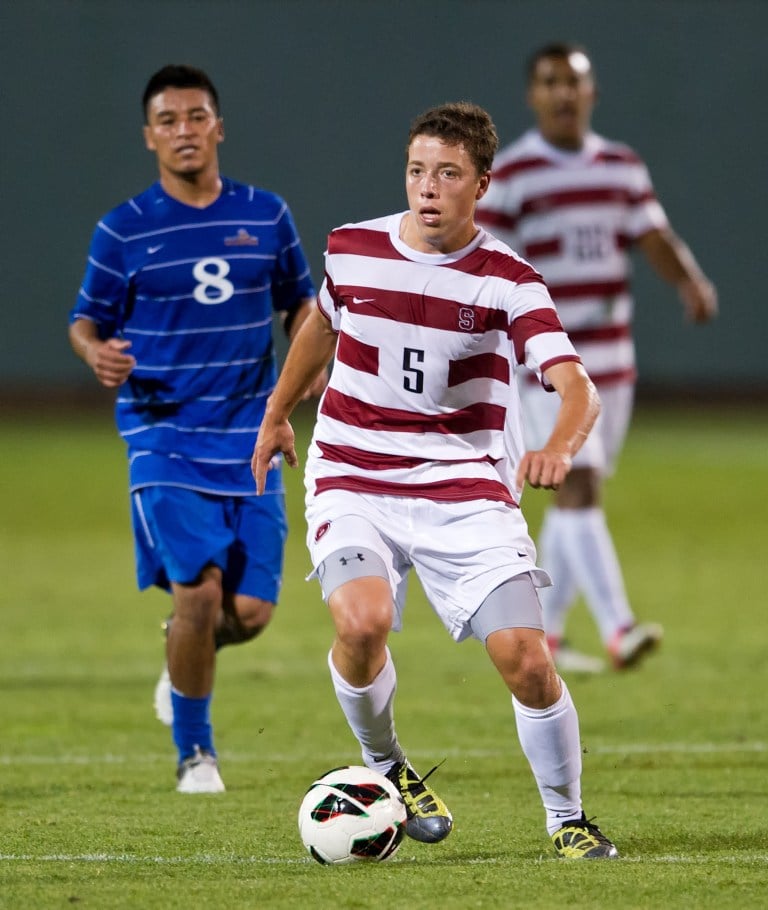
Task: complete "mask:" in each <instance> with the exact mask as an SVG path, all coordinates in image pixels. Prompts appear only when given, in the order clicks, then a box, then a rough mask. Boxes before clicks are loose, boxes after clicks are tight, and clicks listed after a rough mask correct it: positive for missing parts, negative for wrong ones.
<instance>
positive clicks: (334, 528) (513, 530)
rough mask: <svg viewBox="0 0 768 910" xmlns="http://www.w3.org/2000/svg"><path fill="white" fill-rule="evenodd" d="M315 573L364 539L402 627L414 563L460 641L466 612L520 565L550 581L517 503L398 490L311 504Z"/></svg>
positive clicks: (332, 493)
mask: <svg viewBox="0 0 768 910" xmlns="http://www.w3.org/2000/svg"><path fill="white" fill-rule="evenodd" d="M306 517H307V526H308V531H307V546H308V547H309V552H310V556H311V559H312V565H313V566H314V567H315V570H314V572H313V573H312V574H311V575H310V576H309V577H310V578H312V577H316V576H317V568H318V566H319V565H320V564H321V563H322V562H323V560H324V559H325V558H326V557H328V556H330V555H331V554H332V553H333V552H334V551H336V550H339V549H342V548H347V547H351V548H354V547H363V548H366V549H369V550H373V551H374V552H375V553H377V554H378V555H379V556H380V557H381V558H382V560H383V561H384V564H385V565H386V567H387V571H388V574H389V583H390V585H391V588H392V597H393V600H394V604H395V616H394V619H393V623H392V628H393V629H394V630H396V631H397V630H399V629H401V628H402V623H403V609H404V607H405V595H406V585H407V578H408V570H409V569H410V567H411V566H413V567H414V569H415V570H416V574H417V575H418V577H419V581H420V582H421V584H422V587H423V588H424V593H425V594H426V596H427V599H428V600H429V602H430V604H431V605H432V608H433V610H434V611H435V613H436V614H437V615H438V617H439V618H440V620H441V622H442V623H443V625H444V626H445V628H446V629H447V630H448V632H449V633H450V635H451V636H452V637H453V638H454V639H455V640H456V641H462V640H463V639H465V638H467V637H468V636H469V635H471V634H472V631H471V629H470V627H469V620H470V618H471V617H472V615H473V613H474V612H475V611H476V610H477V608H478V607H479V606H480V605H481V604H482V603H483V601H484V600H485V599H486V597H488V595H489V594H490V593H491V591H493V590H495V589H496V588H497V587H498V586H499V585H500V584H503V583H504V582H505V581H508V580H509V579H510V578H514V577H515V576H517V575H521V574H523V573H530V575H531V578H532V579H533V582H534V584H535V585H536V587H546V586H547V585H549V584H551V582H550V579H549V576H548V575H547V573H546V572H544V571H543V570H542V569H539V568H537V566H536V549H535V546H534V544H533V541H532V540H531V537H530V535H529V533H528V526H527V524H526V522H525V519H524V517H523V515H522V513H521V511H520V509H515V508H511V507H510V506H507V505H504V504H503V503H499V502H492V501H490V500H477V501H474V502H458V503H441V502H432V501H431V500H427V499H414V498H410V497H401V496H379V495H367V494H361V493H351V492H348V491H345V490H329V491H327V492H324V493H321V494H320V495H319V496H316V497H314V499H312V500H311V501H310V503H309V506H308V508H307V515H306Z"/></svg>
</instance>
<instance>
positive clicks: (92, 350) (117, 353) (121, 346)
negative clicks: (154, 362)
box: [86, 338, 136, 389]
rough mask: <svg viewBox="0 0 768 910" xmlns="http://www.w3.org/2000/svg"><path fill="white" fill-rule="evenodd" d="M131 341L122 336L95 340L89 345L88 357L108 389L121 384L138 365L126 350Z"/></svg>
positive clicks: (92, 367) (90, 364)
mask: <svg viewBox="0 0 768 910" xmlns="http://www.w3.org/2000/svg"><path fill="white" fill-rule="evenodd" d="M130 346H131V342H130V341H125V339H122V338H108V339H107V340H106V341H99V340H94V341H91V342H90V344H89V345H88V348H87V352H86V359H87V361H88V365H89V366H90V367H91V369H92V370H93V372H94V373H95V374H96V378H97V379H98V380H99V382H100V383H101V384H102V385H103V386H106V387H107V388H108V389H115V388H117V387H118V386H121V385H122V384H123V383H124V382H125V380H126V379H127V378H128V377H129V376H130V375H131V373H132V372H133V369H134V367H135V366H136V358H135V357H133V356H132V355H131V354H126V353H125V351H126V350H127V349H128V348H129V347H130Z"/></svg>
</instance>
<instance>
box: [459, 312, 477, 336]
mask: <svg viewBox="0 0 768 910" xmlns="http://www.w3.org/2000/svg"><path fill="white" fill-rule="evenodd" d="M459 328H460V329H462V331H464V332H472V331H474V328H475V311H474V310H473V309H472V307H468V306H462V307H459Z"/></svg>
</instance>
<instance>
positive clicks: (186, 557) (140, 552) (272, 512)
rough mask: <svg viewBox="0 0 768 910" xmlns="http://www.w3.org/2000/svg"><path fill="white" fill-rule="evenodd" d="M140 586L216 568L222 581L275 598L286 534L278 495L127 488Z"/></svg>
mask: <svg viewBox="0 0 768 910" xmlns="http://www.w3.org/2000/svg"><path fill="white" fill-rule="evenodd" d="M131 511H132V518H133V535H134V543H135V547H136V576H137V581H138V585H139V588H140V589H142V590H143V589H144V588H148V587H149V586H150V585H157V586H158V587H160V588H163V589H165V590H170V583H171V582H177V583H179V584H190V583H192V582H194V581H195V579H196V578H197V577H198V576H199V575H200V572H201V571H202V570H203V569H204V568H205V567H206V566H207V565H211V564H213V565H216V566H218V567H219V568H220V569H221V570H222V573H223V587H224V590H225V591H228V592H230V593H233V594H247V595H249V596H251V597H258V598H260V599H262V600H267V601H269V602H271V603H277V598H278V595H279V592H280V582H281V579H282V572H283V550H284V546H285V538H286V535H287V532H288V524H287V520H286V515H285V498H284V496H283V494H282V493H274V494H268V495H265V496H216V495H212V494H207V493H200V492H198V491H196V490H188V489H186V488H184V487H171V486H151V487H142V488H140V489H138V490H135V491H134V492H133V493H132V494H131Z"/></svg>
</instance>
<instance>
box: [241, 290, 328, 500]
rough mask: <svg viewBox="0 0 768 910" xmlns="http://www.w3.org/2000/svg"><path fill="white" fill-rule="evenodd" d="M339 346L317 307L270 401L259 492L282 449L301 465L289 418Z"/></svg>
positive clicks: (254, 467) (257, 472)
mask: <svg viewBox="0 0 768 910" xmlns="http://www.w3.org/2000/svg"><path fill="white" fill-rule="evenodd" d="M335 350H336V333H335V332H334V331H333V329H332V328H331V325H330V323H329V322H328V320H327V319H326V318H325V316H323V315H322V313H321V312H320V311H319V310H318V309H316V308H314V309H313V310H311V311H310V313H309V314H308V315H307V317H306V319H305V320H304V322H303V323H302V325H301V327H300V328H299V329H298V331H297V332H296V336H295V338H294V339H293V341H292V342H291V346H290V348H289V349H288V355H287V356H286V358H285V363H284V365H283V369H282V371H281V373H280V378H279V379H278V381H277V385H276V386H275V389H274V391H273V392H272V394H271V395H270V396H269V400H268V401H267V407H266V410H265V413H264V419H263V420H262V422H261V427H260V429H259V435H258V438H257V439H256V445H255V446H254V449H253V458H252V459H251V471H252V472H253V478H254V480H255V481H256V492H257V493H259V494H261V493H263V492H264V485H265V483H266V477H267V471H268V470H269V467H270V463H271V461H272V458H273V457H274V456H275V455H277V454H278V453H282V454H283V456H284V457H285V461H286V463H287V464H288V465H289V466H290V467H292V468H295V467H297V466H298V463H299V460H298V458H297V456H296V447H295V437H294V433H293V427H292V426H291V424H290V420H289V418H290V416H291V414H292V412H293V409H294V408H295V407H296V405H297V404H298V403H299V402H300V401H301V400H302V398H303V397H304V395H305V393H306V392H307V390H308V389H310V388H311V387H312V384H313V382H314V381H315V380H316V379H317V377H318V375H320V374H321V373H323V372H324V371H325V369H326V367H327V366H328V364H329V363H330V360H331V358H332V357H333V352H334V351H335Z"/></svg>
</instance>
